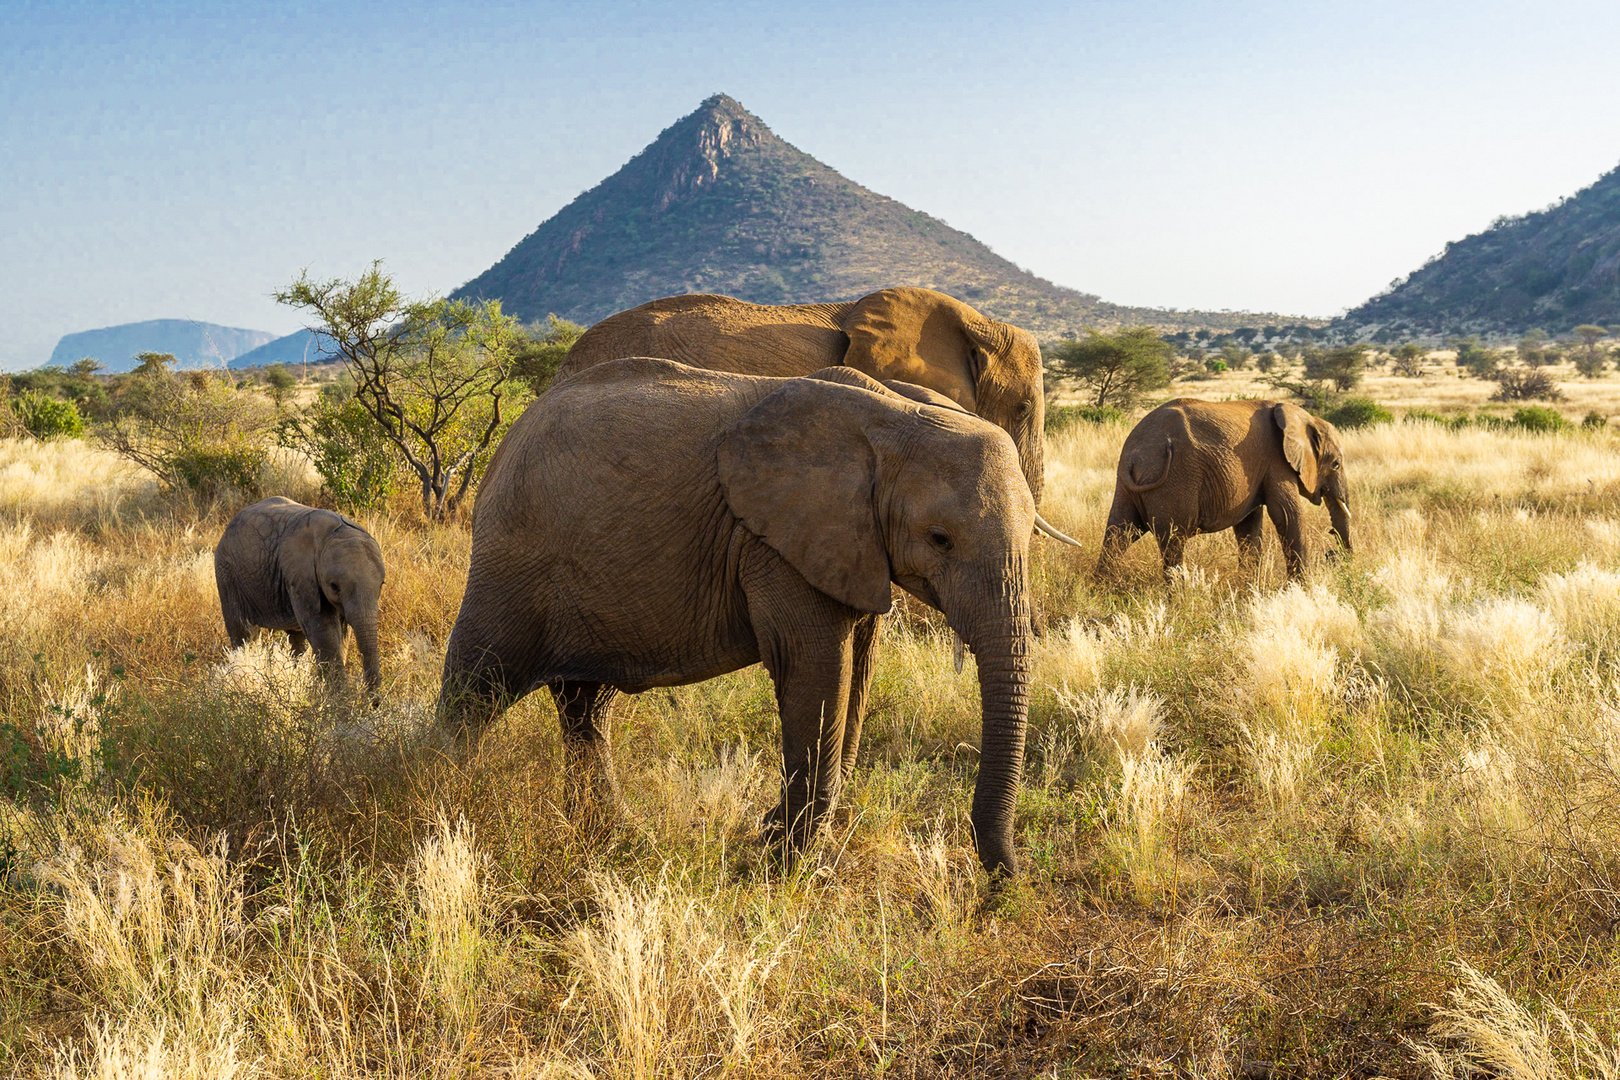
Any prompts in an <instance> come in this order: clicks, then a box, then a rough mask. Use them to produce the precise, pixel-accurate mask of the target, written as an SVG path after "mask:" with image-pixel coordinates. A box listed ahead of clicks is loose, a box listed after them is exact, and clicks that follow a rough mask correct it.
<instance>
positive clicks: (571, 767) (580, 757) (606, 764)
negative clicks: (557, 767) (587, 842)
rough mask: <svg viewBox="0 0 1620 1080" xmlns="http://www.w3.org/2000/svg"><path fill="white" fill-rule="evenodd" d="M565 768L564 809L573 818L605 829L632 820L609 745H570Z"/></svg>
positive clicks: (565, 755) (572, 819)
mask: <svg viewBox="0 0 1620 1080" xmlns="http://www.w3.org/2000/svg"><path fill="white" fill-rule="evenodd" d="M564 768H565V769H566V772H565V774H564V776H563V809H564V811H565V813H567V815H568V818H569V820H570V821H574V822H578V823H581V824H589V825H590V826H591V827H593V828H601V829H612V828H615V827H617V826H618V825H620V824H623V823H625V822H628V821H630V819H631V814H630V810H629V808H628V807H627V806H626V805H625V801H624V794H623V792H622V791H620V789H619V781H618V777H617V776H616V775H615V774H614V769H613V759H612V758H611V757H610V756H609V754H608V751H607V747H606V746H605V745H598V744H596V743H586V744H584V745H574V746H569V747H567V751H566V753H565V754H564Z"/></svg>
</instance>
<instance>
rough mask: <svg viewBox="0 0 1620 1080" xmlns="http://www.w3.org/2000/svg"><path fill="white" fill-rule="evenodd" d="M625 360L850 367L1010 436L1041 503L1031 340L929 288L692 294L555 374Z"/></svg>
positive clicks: (621, 325) (780, 372)
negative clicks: (782, 296) (800, 297)
mask: <svg viewBox="0 0 1620 1080" xmlns="http://www.w3.org/2000/svg"><path fill="white" fill-rule="evenodd" d="M621 356H661V357H664V358H665V359H667V360H678V361H680V362H681V363H683V364H691V365H692V366H693V367H700V368H707V369H709V370H710V371H734V372H737V373H739V374H743V375H771V376H792V375H809V374H810V373H812V372H814V371H818V370H820V369H821V368H825V367H832V366H834V365H840V366H844V367H851V368H854V369H855V370H857V371H860V372H863V373H864V374H867V375H870V376H872V377H873V378H874V379H879V380H884V381H890V380H893V381H899V382H904V383H909V384H913V385H917V386H923V387H927V388H928V389H930V390H933V391H934V392H935V393H937V394H941V395H943V396H944V397H947V398H949V399H950V400H951V401H953V402H955V403H956V404H958V405H960V406H961V407H962V408H964V409H966V410H967V411H968V412H971V413H973V414H974V415H976V416H980V417H983V418H984V419H986V420H988V421H990V422H991V423H992V424H995V425H996V426H997V427H1000V428H1001V429H1003V430H1004V431H1006V432H1007V434H1008V435H1011V436H1012V440H1013V443H1014V445H1016V446H1017V447H1018V457H1019V461H1020V462H1021V463H1022V465H1023V469H1024V476H1025V477H1026V478H1027V479H1028V480H1029V487H1030V490H1031V491H1033V492H1034V493H1035V501H1036V504H1037V505H1039V503H1040V498H1041V485H1042V482H1043V474H1044V471H1045V464H1044V461H1045V457H1044V455H1045V447H1044V443H1043V442H1042V436H1043V430H1044V427H1045V417H1046V399H1045V396H1044V393H1043V389H1042V378H1041V349H1040V345H1039V344H1037V342H1036V341H1035V337H1034V335H1032V334H1030V333H1029V331H1027V330H1021V329H1019V328H1018V327H1016V326H1012V325H1010V324H1008V323H1004V322H999V321H997V320H995V319H991V318H988V317H986V316H985V315H982V314H980V313H979V312H978V311H976V310H974V309H973V308H971V307H969V306H968V305H967V304H964V303H962V301H960V300H957V299H956V298H954V297H951V296H947V295H946V294H944V293H942V292H936V291H934V290H933V289H917V288H910V287H902V288H891V289H879V290H878V291H877V292H874V293H869V294H868V295H866V296H863V297H861V298H860V299H859V300H851V301H847V302H844V303H836V304H783V305H774V304H750V303H747V302H746V301H743V300H736V299H733V298H732V297H729V296H714V295H709V294H693V295H688V296H669V297H664V298H663V299H660V300H653V301H650V302H648V303H645V304H642V305H641V306H639V307H634V308H631V309H629V310H628V311H621V312H619V313H618V314H616V315H611V316H609V317H608V318H606V319H603V320H602V321H601V322H599V323H597V324H596V325H595V326H592V327H591V328H590V329H589V330H587V331H586V332H585V334H584V335H583V336H582V337H581V338H580V339H579V340H578V341H577V342H575V343H574V346H573V348H571V349H569V351H568V356H567V358H566V359H565V360H564V361H563V365H562V367H561V369H560V371H559V375H570V374H573V373H574V372H577V371H581V370H583V369H585V368H587V367H590V366H592V365H594V364H600V363H604V362H606V361H608V360H615V359H618V358H619V357H621Z"/></svg>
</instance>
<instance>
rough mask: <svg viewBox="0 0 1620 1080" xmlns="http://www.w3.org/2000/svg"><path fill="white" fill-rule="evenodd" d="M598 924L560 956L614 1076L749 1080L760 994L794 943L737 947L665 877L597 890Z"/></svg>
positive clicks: (763, 1030) (707, 910) (761, 1009)
mask: <svg viewBox="0 0 1620 1080" xmlns="http://www.w3.org/2000/svg"><path fill="white" fill-rule="evenodd" d="M597 901H598V904H599V916H598V919H597V921H596V922H595V923H594V924H593V925H589V926H585V927H582V928H580V929H579V930H576V931H574V932H573V933H572V934H570V935H569V936H568V937H567V939H566V940H565V941H564V943H563V951H564V954H565V955H566V956H567V957H568V960H569V962H570V964H571V966H572V968H573V971H574V973H575V976H576V979H577V982H576V991H575V993H576V995H577V996H578V998H579V1007H580V1008H582V1009H583V1010H584V1011H585V1015H586V1016H587V1017H588V1018H589V1021H590V1022H591V1024H592V1025H594V1026H595V1027H596V1029H597V1031H598V1033H599V1036H600V1039H601V1042H602V1045H603V1048H604V1051H605V1055H606V1057H607V1059H608V1060H609V1061H610V1062H611V1066H610V1067H611V1071H612V1073H613V1074H614V1075H616V1076H621V1077H627V1078H630V1080H652V1078H654V1077H662V1076H672V1075H687V1076H690V1075H697V1074H699V1073H708V1074H711V1075H748V1072H749V1064H750V1062H751V1060H752V1059H753V1056H754V1054H755V1053H756V1051H757V1049H758V1048H759V1044H760V1042H761V1040H762V1038H763V1037H764V1036H765V1035H766V1034H767V1032H768V1030H769V1029H770V1026H771V1017H770V1013H769V1011H768V1009H767V1004H768V1002H767V1000H766V997H765V984H766V983H767V981H768V979H769V977H770V975H771V972H772V971H773V970H775V968H776V966H777V965H778V964H779V963H780V962H781V960H782V957H783V955H784V954H785V952H786V950H787V948H788V946H789V943H790V941H791V939H792V934H791V933H788V934H772V933H769V932H762V933H761V934H759V935H758V936H756V937H755V938H753V939H752V940H738V939H736V938H733V937H730V936H728V935H727V934H726V933H725V932H724V926H725V920H724V919H723V918H722V917H721V916H720V915H719V913H718V912H717V911H716V910H715V909H714V908H713V907H712V906H711V905H709V904H706V903H704V902H702V901H699V900H698V899H697V898H696V897H693V896H691V895H689V894H687V893H685V892H684V891H683V890H682V889H680V888H679V887H678V886H676V885H675V884H674V883H673V882H672V881H671V880H670V879H669V877H668V876H667V875H661V876H660V877H659V878H658V879H657V880H656V881H654V882H652V883H643V884H630V883H626V882H624V881H622V880H619V879H617V878H614V877H604V878H602V879H600V880H599V881H598V882H597Z"/></svg>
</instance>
